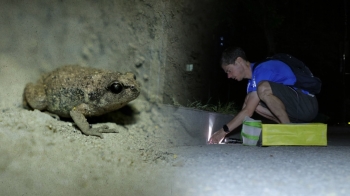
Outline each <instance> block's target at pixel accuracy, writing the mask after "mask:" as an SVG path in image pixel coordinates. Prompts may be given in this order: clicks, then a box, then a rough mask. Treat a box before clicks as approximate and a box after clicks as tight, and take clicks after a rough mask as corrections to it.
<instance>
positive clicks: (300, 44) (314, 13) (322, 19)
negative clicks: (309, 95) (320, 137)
mask: <svg viewBox="0 0 350 196" xmlns="http://www.w3.org/2000/svg"><path fill="white" fill-rule="evenodd" d="M346 4H349V3H348V2H346V0H335V1H316V0H311V1H302V0H297V1H295V0H294V1H292V0H287V1H278V0H258V1H257V0H241V1H235V2H232V5H231V6H228V7H227V8H226V10H225V14H226V16H227V17H225V18H224V19H223V20H222V22H221V25H220V29H219V30H218V33H217V37H218V38H217V39H218V44H217V45H218V47H217V51H216V53H217V56H220V55H219V54H220V53H221V51H222V50H223V49H224V48H225V47H227V46H239V47H242V48H243V49H244V50H245V52H246V54H247V58H248V60H249V61H251V62H255V61H258V60H262V59H264V58H265V57H267V56H269V55H272V54H274V53H279V52H283V53H289V54H291V55H293V56H295V57H297V58H299V59H300V60H302V61H304V62H305V64H306V65H307V66H308V67H309V68H310V69H311V71H312V72H313V74H314V75H315V76H317V77H319V78H320V79H321V80H322V83H323V87H322V90H321V93H320V94H317V98H318V100H319V113H320V114H322V115H320V117H321V116H327V117H329V120H328V121H326V122H327V123H328V124H338V123H340V124H342V123H347V122H350V110H349V109H350V103H349V102H350V101H349V98H350V96H349V93H348V92H347V90H348V89H349V87H348V86H349V85H350V75H346V74H345V73H350V64H349V59H350V58H349V57H348V54H349V53H348V51H347V49H346V48H348V35H347V34H348V33H347V31H348V24H346V21H347V20H349V16H348V15H349V14H350V12H349V11H347V10H349V9H348V8H349V5H346ZM347 23H349V22H347ZM221 36H223V37H224V41H223V44H224V45H223V46H220V37H221ZM344 54H345V55H346V56H347V57H348V58H347V59H346V60H345V61H344V60H342V57H343V55H344ZM218 59H219V57H218ZM343 67H345V69H343ZM217 69H218V70H217V76H216V78H219V79H218V80H217V81H216V83H215V84H214V85H215V86H221V87H222V88H220V89H221V90H218V91H219V92H215V93H214V94H216V95H217V96H218V97H216V98H214V99H216V100H220V101H221V102H226V101H234V102H235V103H237V106H239V107H241V105H242V103H243V99H244V96H245V95H246V94H245V92H246V84H247V83H246V81H244V82H236V81H234V80H228V79H227V78H226V75H225V73H224V72H223V71H222V70H221V68H220V66H218V68H217ZM343 70H345V71H343ZM346 103H347V104H346ZM347 111H349V112H347Z"/></svg>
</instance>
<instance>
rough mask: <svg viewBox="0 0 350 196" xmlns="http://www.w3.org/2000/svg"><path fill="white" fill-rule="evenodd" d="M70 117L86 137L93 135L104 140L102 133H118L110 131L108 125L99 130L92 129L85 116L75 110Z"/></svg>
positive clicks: (98, 128) (113, 130)
mask: <svg viewBox="0 0 350 196" xmlns="http://www.w3.org/2000/svg"><path fill="white" fill-rule="evenodd" d="M70 116H71V117H72V119H73V121H74V122H75V124H76V125H77V126H78V127H79V129H80V130H81V131H82V132H83V133H84V134H85V135H93V136H98V137H100V138H103V136H102V133H118V132H117V130H115V129H109V128H108V126H107V125H103V126H101V127H97V128H90V125H89V123H88V122H87V120H86V118H85V116H84V115H83V114H82V113H81V112H79V111H77V110H75V109H73V110H71V111H70Z"/></svg>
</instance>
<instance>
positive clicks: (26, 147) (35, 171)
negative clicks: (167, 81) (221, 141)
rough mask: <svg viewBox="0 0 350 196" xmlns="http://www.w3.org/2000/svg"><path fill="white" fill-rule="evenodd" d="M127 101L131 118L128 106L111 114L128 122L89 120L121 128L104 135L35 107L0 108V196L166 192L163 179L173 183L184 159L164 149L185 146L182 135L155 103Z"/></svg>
mask: <svg viewBox="0 0 350 196" xmlns="http://www.w3.org/2000/svg"><path fill="white" fill-rule="evenodd" d="M130 105H131V106H133V110H134V114H133V115H132V117H131V116H130V111H129V112H128V113H129V114H127V115H126V114H123V113H122V112H119V113H114V114H112V115H110V116H119V117H120V116H122V117H124V122H126V124H124V125H122V124H116V123H114V122H113V121H112V122H106V123H97V124H94V125H93V126H101V125H102V124H107V125H109V126H110V127H112V128H116V129H117V130H118V131H119V133H108V134H104V138H103V139H100V138H98V137H94V136H86V135H83V134H82V133H81V132H80V131H79V130H78V129H77V128H76V127H75V126H74V125H73V124H72V122H70V121H62V120H56V119H54V118H52V117H51V116H50V115H48V114H45V113H42V112H40V111H37V110H35V111H28V110H25V109H22V108H20V107H17V108H9V109H3V110H2V111H1V115H0V142H1V148H0V157H1V159H0V181H1V184H0V187H1V188H0V189H1V192H2V193H4V194H2V195H97V194H98V195H163V193H164V191H165V190H167V191H169V190H170V185H169V186H168V185H167V184H164V183H169V182H173V181H172V180H171V179H169V178H171V176H172V172H174V171H175V170H176V169H175V168H176V167H179V166H181V165H182V162H181V160H179V159H178V157H177V154H174V153H171V152H169V151H168V150H167V148H169V147H174V146H178V145H184V144H185V143H186V139H181V138H176V136H175V135H176V134H171V132H173V133H174V131H176V127H172V126H171V124H172V123H171V122H169V121H168V120H169V118H167V117H164V114H159V113H157V109H156V108H157V106H152V105H150V104H149V103H147V102H142V101H140V102H138V101H134V102H133V103H132V104H130ZM137 106H141V107H142V108H140V107H137ZM124 113H125V112H124ZM106 118H107V119H108V118H109V117H105V118H104V119H106ZM131 118H132V119H131ZM125 119H126V120H125ZM97 121H99V119H97ZM119 122H120V120H119ZM159 122H162V123H159ZM127 123H129V124H127ZM180 137H181V136H180ZM187 142H189V141H187ZM174 169H175V170H174ZM172 170H174V171H172ZM164 171H166V172H164ZM164 179H168V180H165V181H164Z"/></svg>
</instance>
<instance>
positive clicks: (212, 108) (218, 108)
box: [186, 100, 238, 115]
mask: <svg viewBox="0 0 350 196" xmlns="http://www.w3.org/2000/svg"><path fill="white" fill-rule="evenodd" d="M186 107H188V108H194V109H198V110H205V111H208V112H216V113H221V114H233V115H236V114H237V113H238V110H237V108H236V105H235V104H234V103H233V102H228V103H224V104H223V103H221V102H220V101H219V102H218V103H216V104H212V103H210V100H209V101H208V102H207V103H203V102H201V101H194V102H191V103H189V104H188V105H187V106H186Z"/></svg>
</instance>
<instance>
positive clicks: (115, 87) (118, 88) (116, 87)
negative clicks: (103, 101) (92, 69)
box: [108, 82, 124, 94]
mask: <svg viewBox="0 0 350 196" xmlns="http://www.w3.org/2000/svg"><path fill="white" fill-rule="evenodd" d="M123 88H124V87H123V85H122V84H121V83H119V82H113V83H112V84H110V85H109V87H108V89H109V90H110V91H111V92H112V93H115V94H119V93H120V92H122V90H123Z"/></svg>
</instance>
